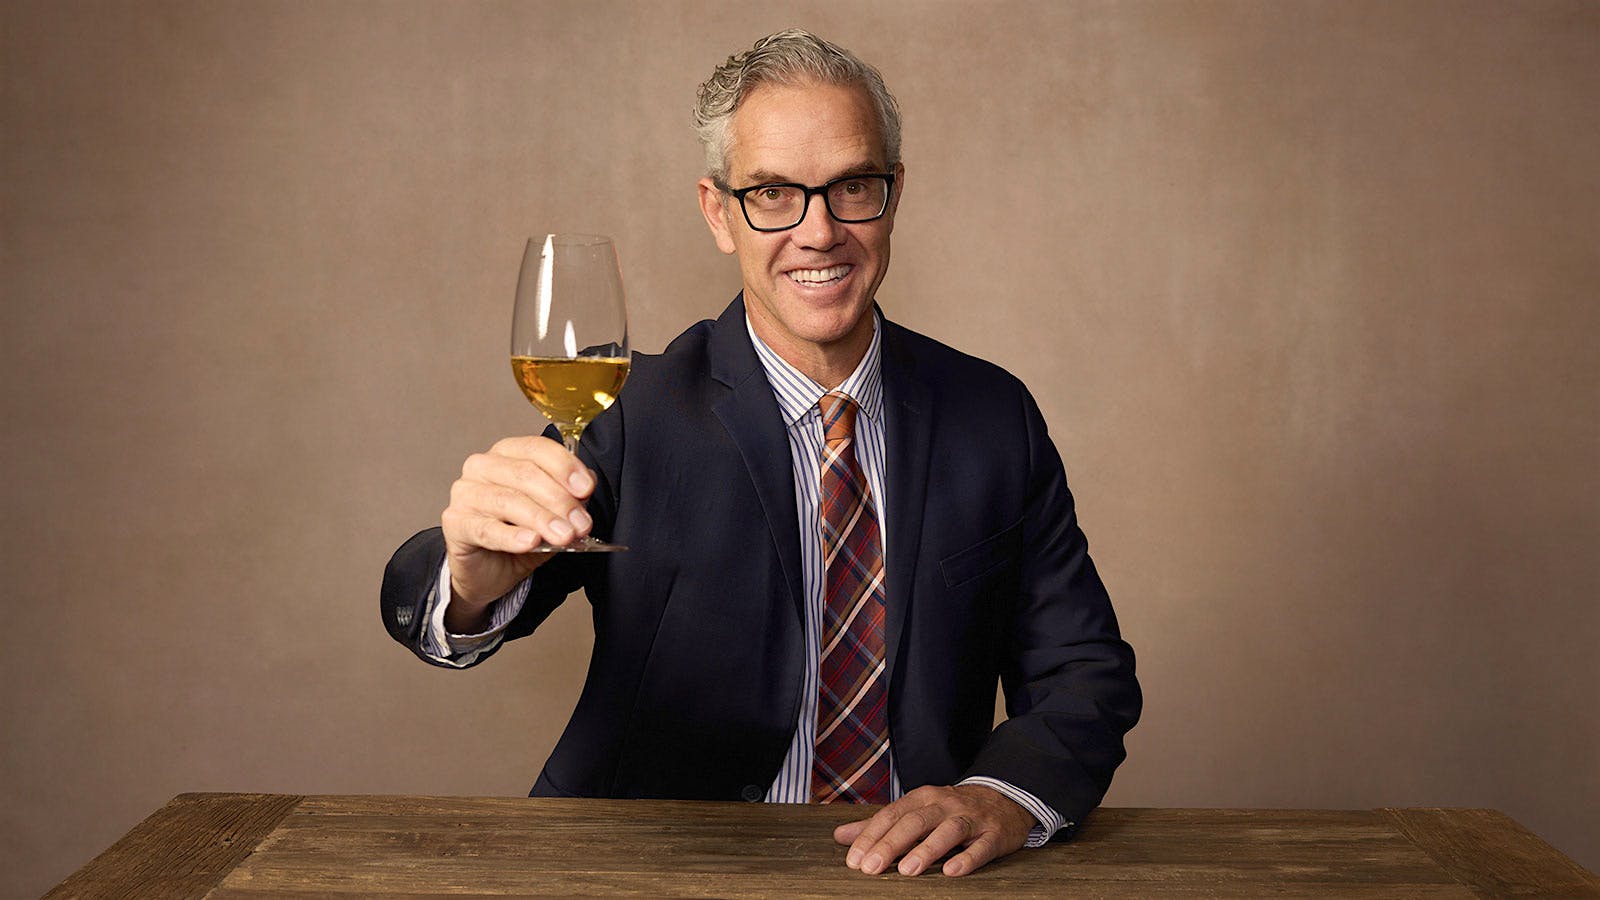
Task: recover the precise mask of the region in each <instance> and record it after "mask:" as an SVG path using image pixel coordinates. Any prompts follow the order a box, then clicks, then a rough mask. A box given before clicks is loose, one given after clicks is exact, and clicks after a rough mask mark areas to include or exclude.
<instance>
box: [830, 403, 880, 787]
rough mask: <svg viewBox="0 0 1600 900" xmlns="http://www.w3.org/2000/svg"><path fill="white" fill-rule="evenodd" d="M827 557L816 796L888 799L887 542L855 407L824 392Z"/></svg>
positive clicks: (853, 404)
mask: <svg viewBox="0 0 1600 900" xmlns="http://www.w3.org/2000/svg"><path fill="white" fill-rule="evenodd" d="M818 405H819V406H820V407H821V409H822V427H823V429H824V433H825V436H826V438H827V446H826V447H825V448H824V449H823V452H822V484H821V488H822V490H821V494H820V495H819V498H818V500H819V506H820V507H821V530H822V560H823V566H824V568H825V569H826V571H827V577H826V579H825V582H824V585H825V586H824V603H823V610H822V656H821V660H820V663H819V666H818V673H817V674H818V678H817V683H818V696H817V745H816V755H815V757H814V759H813V762H812V766H811V799H812V800H813V801H815V802H817V803H832V802H834V801H835V800H844V801H846V802H849V803H888V802H889V706H888V689H887V685H886V684H885V680H884V674H883V673H884V641H883V623H884V611H883V541H882V538H881V537H880V536H879V533H878V516H877V513H876V512H875V511H874V509H873V503H872V492H871V490H870V488H868V486H867V479H866V475H864V474H863V473H862V471H861V466H860V464H859V463H857V462H856V453H855V448H854V444H855V427H856V411H857V408H856V404H855V401H854V400H851V399H850V398H849V397H847V396H845V395H844V394H841V393H837V392H835V393H829V394H825V395H823V397H822V399H821V400H820V401H818Z"/></svg>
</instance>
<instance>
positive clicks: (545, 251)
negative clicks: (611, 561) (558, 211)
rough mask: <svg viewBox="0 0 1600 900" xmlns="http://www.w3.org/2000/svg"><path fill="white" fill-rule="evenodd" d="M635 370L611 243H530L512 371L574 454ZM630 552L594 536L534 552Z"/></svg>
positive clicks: (593, 238) (514, 326) (595, 238)
mask: <svg viewBox="0 0 1600 900" xmlns="http://www.w3.org/2000/svg"><path fill="white" fill-rule="evenodd" d="M628 365H629V356H628V307H627V301H626V300H625V299H624V298H623V294H622V273H621V271H620V270H619V269H618V266H617V250H616V247H615V246H614V245H613V244H612V243H611V239H610V238H608V237H602V236H600V235H592V234H547V235H545V236H544V237H538V238H531V239H530V240H529V241H528V247H527V249H526V250H525V251H523V254H522V272H521V274H520V275H518V277H517V305H516V309H515V311H514V312H513V313H512V317H511V371H512V373H513V374H514V375H515V376H516V379H517V386H518V387H521V388H522V393H523V394H525V395H527V398H528V401H529V402H530V403H532V404H533V405H534V406H535V407H537V408H538V410H539V412H541V413H544V416H545V418H547V419H549V420H550V421H551V422H552V423H553V424H554V425H555V426H556V429H557V430H558V431H560V432H561V441H562V443H563V444H565V445H566V448H567V452H569V453H573V454H576V453H577V452H578V438H579V437H580V436H582V434H583V429H584V426H586V425H588V424H589V423H590V422H591V421H593V419H594V417H595V416H597V415H599V414H600V413H601V412H603V411H605V410H606V409H607V408H609V407H610V406H611V404H612V403H614V402H616V399H617V392H618V391H620V390H621V389H622V382H623V381H624V380H626V379H627V377H628ZM626 549H628V548H626V547H623V546H621V545H618V544H608V543H606V542H604V541H602V540H599V539H598V538H595V537H592V536H591V537H584V538H580V539H578V540H575V541H573V542H572V543H571V544H569V545H568V546H566V547H555V546H551V545H549V544H542V545H541V546H539V547H535V548H534V549H533V551H531V552H534V553H557V552H562V551H567V552H579V553H583V552H589V553H596V552H607V551H613V550H626Z"/></svg>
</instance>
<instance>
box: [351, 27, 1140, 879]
mask: <svg viewBox="0 0 1600 900" xmlns="http://www.w3.org/2000/svg"><path fill="white" fill-rule="evenodd" d="M696 119H697V124H698V126H699V131H700V135H701V138H702V140H703V141H704V142H705V144H706V148H707V161H708V169H709V173H708V175H707V177H706V178H703V179H701V180H700V182H699V196H700V207H701V212H702V213H703V214H704V216H705V220H706V223H707V225H708V226H709V227H710V229H711V233H712V236H713V238H714V239H715V241H716V243H717V246H718V247H719V248H720V249H721V250H722V251H723V252H724V253H729V254H733V255H735V256H736V257H737V258H738V261H739V268H740V272H741V274H742V278H743V283H744V289H743V291H742V293H741V294H740V296H739V297H737V298H735V300H734V301H733V303H732V305H730V306H729V307H728V308H727V310H726V311H725V312H724V313H723V314H722V316H721V318H720V319H718V320H716V321H714V322H711V321H707V322H701V323H699V324H697V325H695V326H694V327H692V328H690V329H689V330H688V331H687V332H685V333H684V334H683V335H681V336H680V337H679V338H678V339H677V340H675V341H674V342H673V343H672V344H671V345H670V346H669V347H668V348H667V349H666V350H665V351H664V352H663V353H662V354H661V355H659V356H647V355H642V354H641V355H638V356H636V357H635V360H634V365H633V371H632V373H631V375H630V377H629V382H628V384H627V386H626V389H625V390H624V391H623V392H622V394H621V397H620V399H619V400H618V402H617V404H616V406H614V407H613V408H612V409H611V410H609V411H608V412H607V413H605V414H603V415H601V416H600V417H598V418H597V419H596V420H595V421H594V423H593V424H592V425H591V426H590V427H589V430H588V431H587V432H586V433H585V437H584V442H583V448H584V450H583V452H584V455H585V457H586V460H585V461H582V462H580V461H579V460H578V459H576V458H574V457H572V456H570V455H569V454H567V453H566V452H565V451H564V450H563V449H562V447H561V445H560V444H559V443H556V442H555V441H553V440H551V439H549V438H546V437H525V438H508V439H506V440H503V441H500V442H499V443H497V444H496V445H495V446H494V447H493V448H492V449H490V450H489V451H488V452H487V453H482V454H475V455H474V456H472V457H471V458H469V459H468V460H467V462H466V465H465V466H464V467H463V470H462V477H461V479H460V480H458V481H457V482H456V483H455V485H454V487H453V488H452V491H451V502H450V505H449V507H448V508H447V509H446V510H445V511H444V514H443V516H442V526H443V527H442V531H441V530H440V529H430V530H429V531H426V532H423V533H421V534H419V535H417V536H416V537H414V538H413V539H412V540H411V541H409V542H407V544H406V545H404V546H403V547H401V549H400V550H399V551H398V552H397V553H396V554H395V558H394V559H393V560H392V561H391V562H390V565H389V569H388V572H387V573H386V575H385V580H384V591H383V606H384V610H383V612H384V618H385V622H386V624H387V625H388V627H389V629H390V631H391V633H392V634H393V635H394V636H395V637H396V639H398V640H400V641H401V642H402V643H404V644H406V645H407V646H409V647H411V648H412V649H413V650H414V651H415V652H417V653H418V654H419V655H420V656H422V657H423V658H425V659H428V660H429V661H431V662H434V663H437V664H441V665H454V666H464V665H474V664H476V663H478V662H481V661H482V660H483V659H484V658H486V657H487V656H489V655H490V654H491V653H493V652H495V651H496V650H497V649H498V648H499V647H500V646H501V644H502V642H503V640H504V639H506V638H515V637H520V636H522V635H525V634H528V633H530V632H532V631H533V629H534V628H535V627H536V626H537V625H538V624H539V623H540V622H541V621H542V620H543V619H544V618H545V617H546V616H547V615H548V614H549V612H550V611H551V610H552V609H553V608H554V607H555V606H557V605H558V604H559V603H561V602H562V600H563V599H564V598H565V597H566V596H567V595H568V594H569V593H570V592H572V591H574V590H576V589H578V588H583V589H584V590H585V591H586V593H587V596H588V598H589V601H590V603H591V604H592V605H593V607H594V622H595V647H594V658H593V661H592V663H591V666H590V669H589V676H588V680H587V682H586V684H585V686H584V689H583V693H582V696H581V697H580V698H579V700H578V705H577V708H576V710H575V711H574V713H573V717H572V720H571V722H570V723H569V724H568V726H567V729H566V731H565V733H564V734H563V735H562V737H561V740H560V742H559V743H558V744H557V746H556V749H555V751H554V752H553V753H552V754H551V757H550V760H549V761H548V762H547V764H546V766H545V768H544V771H543V772H541V773H540V775H539V778H538V780H537V781H536V783H535V784H534V787H533V790H532V794H534V795H538V796H552V795H553V796H563V795H567V796H571V795H579V796H615V797H680V798H690V799H693V798H704V799H723V800H731V799H738V798H742V799H745V800H752V801H754V800H761V799H763V798H764V799H767V800H771V801H787V802H808V801H811V802H833V801H836V800H842V801H855V802H868V803H885V804H887V805H886V806H884V808H883V809H882V810H880V811H878V812H877V813H876V814H875V815H873V816H871V817H870V818H868V819H864V820H862V821H857V822H853V823H851V824H847V825H844V826H841V827H840V828H839V829H837V830H836V832H835V835H834V836H835V839H836V840H838V841H839V842H841V843H843V844H848V845H849V847H850V849H849V851H848V852H847V854H846V864H847V865H849V866H851V867H853V868H858V869H860V870H861V871H863V872H866V873H869V874H878V873H880V872H883V871H885V870H887V869H888V868H889V867H890V866H895V865H897V864H898V865H897V868H898V871H900V872H901V873H902V874H906V875H916V874H919V873H921V872H922V871H924V870H926V869H927V868H929V867H930V866H931V865H933V864H934V863H936V862H937V861H939V860H940V859H942V858H944V857H945V856H947V855H949V854H951V853H952V852H953V853H954V855H952V856H950V858H949V859H948V860H946V861H945V862H944V864H943V867H942V871H943V872H944V873H945V874H946V875H962V874H966V873H968V872H971V871H973V870H975V869H977V868H978V867H980V866H982V865H984V864H985V863H987V862H988V861H990V860H992V859H994V858H996V857H998V856H1001V855H1004V854H1007V853H1010V852H1013V851H1015V850H1017V849H1019V848H1021V847H1023V846H1024V845H1025V844H1026V845H1037V844H1041V843H1043V842H1044V841H1046V840H1048V839H1049V838H1051V837H1052V836H1054V835H1055V834H1057V833H1059V832H1064V831H1067V830H1069V829H1070V828H1071V827H1072V826H1073V825H1074V824H1075V823H1076V822H1077V821H1079V820H1081V819H1082V817H1083V816H1084V815H1085V814H1087V813H1088V812H1089V810H1091V809H1092V808H1093V807H1094V806H1096V805H1097V804H1098V803H1099V801H1100V798H1101V797H1102V796H1103V795H1104V792H1105V790H1106V788H1107V786H1108V785H1109V784H1110V779H1111V774H1112V771H1113V770H1114V769H1115V768H1116V766H1117V765H1118V764H1119V763H1120V762H1121V760H1122V758H1123V755H1124V751H1123V747H1122V736H1123V734H1124V733H1125V732H1126V731H1127V730H1128V729H1129V728H1131V727H1132V726H1133V724H1134V722H1135V721H1136V720H1137V718H1138V713H1139V707H1140V695H1139V689H1138V685H1137V683H1136V681H1135V680H1134V675H1133V654H1132V651H1131V649H1130V648H1129V647H1128V646H1127V645H1126V644H1125V643H1124V642H1123V641H1122V640H1121V639H1120V636H1119V633H1118V630H1117V625H1116V620H1115V616H1114V615H1113V613H1112V609H1111V605H1110V601H1109V600H1108V599H1107V597H1106V594H1105V590H1104V588H1103V586H1102V585H1101V582H1100V579H1099V577H1098V575H1097V574H1096V573H1095V570H1094V566H1093V564H1092V563H1091V562H1090V560H1089V557H1088V555H1087V549H1086V545H1085V541H1084V537H1083V533H1082V532H1081V531H1080V530H1079V528H1078V526H1077V521H1076V517H1075V515H1074V511H1073V505H1072V497H1071V495H1070V494H1069V493H1068V491H1067V486H1066V480H1065V476H1064V474H1063V471H1062V466H1061V462H1060V459H1059V457H1058V455H1057V454H1056V451H1055V448H1054V446H1053V445H1052V444H1051V442H1050V440H1049V438H1048V436H1047V435H1046V433H1045V426H1044V422H1043V420H1042V419H1041V417H1040V415H1039V411H1038V409H1037V407H1036V406H1035V405H1034V402H1033V400H1032V398H1031V397H1030V396H1029V395H1028V392H1027V391H1026V389H1025V388H1023V386H1022V385H1021V384H1020V383H1019V382H1018V381H1017V380H1016V379H1015V378H1013V377H1012V376H1010V375H1009V374H1007V373H1005V372H1004V371H1003V370H1001V369H999V368H997V367H995V366H993V365H990V364H988V363H984V362H982V361H979V360H976V359H973V358H971V357H967V356H964V355H962V354H960V353H957V352H956V351H954V350H951V349H950V348H948V347H945V346H943V345H941V344H938V343H936V342H934V341H931V340H929V339H927V338H924V337H921V336H920V335H916V334H914V333H912V332H910V331H907V330H905V329H903V328H900V327H898V326H896V325H894V324H892V323H890V322H889V321H887V320H886V319H884V318H883V317H882V316H881V314H880V313H879V311H878V309H877V307H876V305H875V294H876V290H877V287H878V285H879V283H880V282H881V281H882V280H883V276H884V273H885V272H886V271H887V269H888V264H889V236H890V233H891V231H892V230H893V228H894V216H895V210H896V207H897V205H898V203H899V199H900V195H901V192H902V191H903V190H904V187H905V184H906V177H905V169H904V167H903V166H902V165H901V163H900V149H899V143H900V141H899V132H900V126H899V113H898V111H897V110H896V108H895V105H894V100H893V98H892V97H891V96H890V95H889V93H888V90H887V89H886V88H885V87H884V85H883V82H882V79H881V78H880V77H879V76H878V73H877V72H876V70H874V69H872V68H871V67H870V66H867V65H866V64H865V63H862V62H861V61H860V60H858V59H856V58H855V57H854V56H852V55H850V54H849V53H848V52H846V51H844V50H842V49H840V48H838V47H836V46H834V45H832V44H829V43H827V42H825V41H822V40H820V39H818V38H816V37H814V36H812V35H810V34H807V33H806V32H803V31H798V30H791V31H785V32H781V33H779V34H776V35H773V36H771V37H768V38H765V39H763V40H762V41H760V42H758V43H757V44H756V45H755V47H754V48H753V49H752V50H751V51H749V52H746V53H744V54H740V55H739V56H736V57H734V58H732V59H730V60H729V61H728V62H727V63H726V64H724V65H723V66H721V67H719V68H718V69H717V71H716V73H715V74H714V75H713V76H712V78H711V79H710V80H709V81H708V82H707V83H706V84H705V85H703V86H702V87H701V91H700V102H699V106H698V108H697V110H696ZM585 462H586V463H587V465H585ZM591 531H592V532H594V533H596V534H598V535H599V536H601V537H603V538H605V539H607V540H613V541H618V542H621V543H624V544H627V545H628V546H630V547H631V548H632V549H630V550H628V551H625V552H621V553H605V554H581V555H580V554H542V553H531V552H529V551H530V550H531V549H532V548H533V547H534V546H536V545H537V544H538V543H539V542H540V540H541V539H542V540H545V541H549V542H551V543H553V544H560V545H564V544H566V543H568V542H570V541H572V540H573V539H574V538H575V537H577V536H581V535H584V534H588V533H590V532H591ZM997 679H1002V680H1003V684H1004V687H1005V692H1006V698H1007V709H1008V712H1009V715H1010V718H1009V719H1008V720H1007V721H1006V722H1005V723H1003V724H1001V725H1000V726H999V727H998V728H993V729H992V730H991V725H992V719H993V696H994V690H995V684H996V680H997ZM891 801H892V802H891Z"/></svg>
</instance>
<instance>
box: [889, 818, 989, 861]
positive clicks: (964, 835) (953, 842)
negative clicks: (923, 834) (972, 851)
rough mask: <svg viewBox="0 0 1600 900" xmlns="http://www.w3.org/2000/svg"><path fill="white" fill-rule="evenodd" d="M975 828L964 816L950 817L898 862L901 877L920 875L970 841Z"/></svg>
mask: <svg viewBox="0 0 1600 900" xmlns="http://www.w3.org/2000/svg"><path fill="white" fill-rule="evenodd" d="M975 828H976V826H974V825H973V824H972V820H971V819H968V818H967V817H966V816H960V815H957V816H951V817H949V818H948V819H945V820H944V821H943V822H940V823H939V824H938V825H937V826H935V827H934V829H933V831H932V832H930V833H929V834H928V836H927V838H925V839H924V840H923V841H922V843H920V844H918V845H917V846H915V847H913V848H912V849H911V852H910V853H907V854H906V855H905V857H904V858H902V859H901V860H900V874H901V875H921V874H922V873H923V872H924V871H926V870H927V868H928V867H929V866H931V865H933V863H934V861H935V860H938V859H942V858H944V855H945V854H947V853H949V852H950V851H951V850H954V849H955V848H957V847H959V846H961V845H962V844H964V843H966V842H967V841H969V840H971V839H972V836H973V831H974V829H975Z"/></svg>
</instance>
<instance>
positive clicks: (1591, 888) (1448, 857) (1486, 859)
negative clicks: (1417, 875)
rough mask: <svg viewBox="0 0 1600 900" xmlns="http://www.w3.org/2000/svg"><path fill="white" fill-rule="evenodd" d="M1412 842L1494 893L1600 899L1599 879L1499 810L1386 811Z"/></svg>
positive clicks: (1460, 877) (1458, 875)
mask: <svg viewBox="0 0 1600 900" xmlns="http://www.w3.org/2000/svg"><path fill="white" fill-rule="evenodd" d="M1382 812H1383V813H1384V814H1385V815H1387V816H1388V817H1389V819H1390V820H1391V821H1392V822H1394V823H1395V827H1396V828H1398V829H1399V830H1400V833H1401V834H1404V835H1405V836H1406V837H1407V838H1408V839H1409V840H1410V841H1411V842H1412V843H1414V844H1416V845H1417V846H1418V847H1420V848H1422V849H1423V850H1424V851H1425V852H1426V853H1427V854H1428V855H1429V856H1431V857H1433V859H1434V860H1435V861H1436V862H1438V863H1439V865H1441V866H1443V867H1444V869H1445V870H1446V871H1448V872H1450V873H1451V874H1452V875H1454V876H1455V877H1456V878H1457V879H1458V880H1459V881H1460V882H1461V883H1462V884H1466V885H1470V886H1471V887H1473V888H1476V889H1477V890H1479V891H1482V892H1483V893H1484V894H1486V895H1488V896H1491V897H1510V896H1519V895H1520V896H1540V897H1600V878H1596V877H1595V875H1594V873H1592V872H1590V871H1588V870H1587V869H1585V868H1583V867H1582V866H1580V865H1578V864H1577V863H1575V862H1573V861H1572V860H1571V859H1569V858H1567V857H1566V856H1565V855H1563V854H1562V853H1560V852H1559V851H1557V850H1556V849H1555V848H1554V847H1551V846H1550V845H1549V844H1547V843H1545V842H1544V841H1543V840H1541V839H1540V838H1539V836H1538V835H1536V834H1534V833H1533V832H1531V831H1529V830H1528V829H1526V828H1524V827H1523V826H1522V825H1521V824H1519V823H1518V822H1517V821H1516V820H1515V819H1513V818H1511V817H1510V816H1508V815H1506V814H1505V813H1503V812H1500V811H1499V810H1494V809H1384V810H1382Z"/></svg>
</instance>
